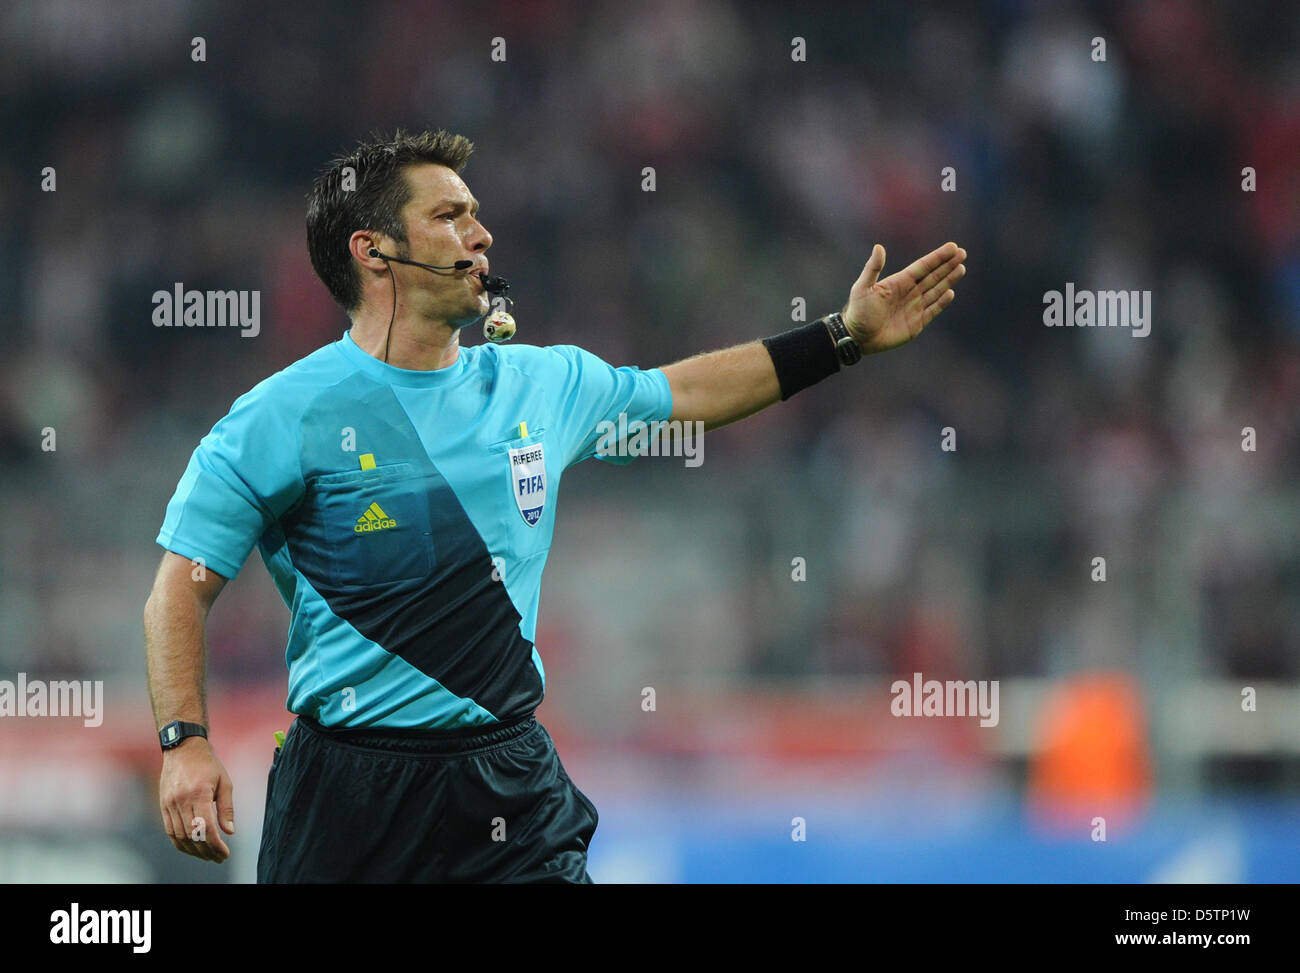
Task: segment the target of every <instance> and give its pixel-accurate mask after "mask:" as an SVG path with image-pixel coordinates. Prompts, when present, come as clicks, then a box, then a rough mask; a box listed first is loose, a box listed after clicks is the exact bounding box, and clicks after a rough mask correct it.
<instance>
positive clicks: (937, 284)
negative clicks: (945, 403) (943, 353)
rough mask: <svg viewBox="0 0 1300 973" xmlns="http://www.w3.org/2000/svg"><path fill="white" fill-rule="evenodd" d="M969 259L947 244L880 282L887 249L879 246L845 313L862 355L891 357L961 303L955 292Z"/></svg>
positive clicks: (864, 270) (848, 326)
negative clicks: (891, 352) (893, 350)
mask: <svg viewBox="0 0 1300 973" xmlns="http://www.w3.org/2000/svg"><path fill="white" fill-rule="evenodd" d="M965 259H966V251H965V250H963V249H962V248H961V247H959V246H957V244H955V243H945V244H944V245H943V246H941V247H940V248H939V249H937V250H934V251H931V252H930V253H927V254H926V255H925V256H924V257H922V258H921V259H920V260H918V261H916V262H915V263H914V264H912V265H911V266H909V267H906V268H905V269H903V270H900V271H899V272H898V273H896V274H892V275H891V276H889V277H886V278H885V279H884V280H877V278H878V277H879V276H880V271H881V270H882V269H883V268H884V266H885V248H884V247H882V246H881V245H880V244H879V243H877V244H876V245H875V246H874V247H873V248H872V250H871V259H870V260H868V261H867V265H866V266H865V267H864V268H862V276H861V277H859V278H858V279H857V281H856V282H855V283H854V285H853V288H852V290H850V291H849V303H848V304H846V305H845V306H844V310H843V312H842V314H843V316H844V325H845V327H847V328H848V329H849V334H851V335H852V336H853V340H855V341H856V342H857V343H858V347H860V348H861V349H862V353H863V354H864V355H873V354H875V353H876V352H879V351H888V350H889V349H891V348H897V347H898V346H899V345H902V344H906V343H907V342H909V341H911V340H912V339H913V338H915V337H916V336H917V335H918V334H920V333H921V330H922V329H923V328H924V327H925V326H926V325H927V324H929V323H930V322H931V321H933V320H934V318H935V316H936V315H937V314H938V313H939V312H940V311H942V310H943V309H944V308H945V307H947V306H948V305H949V304H951V303H952V302H953V300H954V299H955V298H956V297H957V292H956V291H955V290H953V286H954V285H955V284H956V283H957V281H959V280H961V279H962V277H963V276H964V275H965V273H966V265H965V264H964V263H963V261H964V260H965Z"/></svg>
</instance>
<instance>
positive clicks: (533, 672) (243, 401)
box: [158, 332, 672, 729]
mask: <svg viewBox="0 0 1300 973" xmlns="http://www.w3.org/2000/svg"><path fill="white" fill-rule="evenodd" d="M671 413H672V393H671V391H670V389H669V386H668V379H667V377H666V376H665V375H664V373H663V372H662V371H661V370H660V369H657V368H655V369H646V370H642V369H639V368H635V367H631V366H625V367H622V368H614V367H612V366H610V365H608V364H607V363H605V362H604V361H602V360H601V359H600V358H598V357H596V356H595V355H593V354H591V353H590V352H587V351H584V350H583V349H581V348H578V347H576V346H574V345H555V346H552V347H545V348H542V347H536V346H531V345H509V346H499V345H491V344H484V345H477V346H474V347H471V348H461V349H460V353H459V356H458V357H457V359H456V363H455V364H454V365H451V366H450V367H447V368H442V369H439V370H437V371H428V372H426V371H411V370H408V369H402V368H396V367H394V366H392V365H388V364H385V363H384V362H381V361H379V360H378V359H377V358H374V357H373V356H371V355H369V354H367V353H366V352H364V351H362V350H361V349H360V348H359V347H358V346H357V345H356V343H355V342H353V340H352V336H351V333H350V332H348V333H345V334H344V336H343V338H342V339H341V340H339V341H336V342H334V343H333V344H330V345H327V346H325V347H324V348H321V349H320V350H318V351H316V352H314V353H312V354H311V355H308V356H307V357H306V358H303V359H301V360H300V361H297V362H295V363H294V364H293V365H290V366H289V367H288V368H286V369H284V370H283V371H281V372H278V373H277V374H275V375H272V376H271V377H270V378H268V379H266V380H265V381H263V382H261V383H260V384H259V385H257V386H256V387H255V388H253V389H252V390H251V391H250V392H248V393H247V394H245V395H243V396H241V397H240V398H239V399H237V400H236V401H235V403H234V405H233V406H232V407H231V409H230V412H229V414H228V415H226V416H225V417H224V418H223V419H221V421H220V422H218V423H217V424H216V426H214V427H213V429H212V431H211V432H210V433H209V434H208V435H206V436H205V437H203V440H202V441H201V442H200V443H199V445H198V448H196V449H195V451H194V454H193V456H192V457H191V458H190V462H189V465H188V467H187V468H186V470H185V473H184V475H183V476H182V477H181V480H180V483H179V484H178V486H177V488H176V492H175V494H174V495H173V497H172V499H171V501H170V502H169V503H168V505H167V513H166V517H165V519H164V522H163V525H162V529H161V530H160V531H159V534H158V543H159V544H161V545H162V546H163V547H164V548H166V549H167V550H169V551H173V552H175V553H176V554H179V555H180V556H182V557H185V558H190V559H195V560H197V559H200V558H201V559H202V563H203V564H205V565H206V566H207V567H208V568H211V569H212V570H214V571H216V572H217V573H219V574H221V575H224V576H225V577H227V578H233V577H235V576H236V575H237V574H238V573H239V570H240V568H241V567H242V565H243V563H244V561H245V560H246V559H247V557H248V555H249V553H250V552H251V551H252V548H253V546H254V545H257V547H258V549H259V550H260V551H261V554H262V559H263V560H264V561H265V562H266V566H267V569H268V570H269V571H270V574H271V577H272V578H273V579H274V581H275V584H276V587H277V588H278V589H279V591H280V595H281V597H282V598H283V599H284V603H285V604H286V605H287V606H288V607H289V610H290V612H291V613H292V620H291V622H290V627H289V639H288V648H287V650H286V661H287V662H288V666H289V697H288V708H289V710H290V711H291V712H294V713H299V714H302V715H306V716H310V717H312V718H313V719H315V720H318V721H319V722H321V723H323V724H325V725H326V726H386V727H421V728H429V729H438V728H454V727H462V726H475V725H489V724H492V723H495V722H498V721H509V720H513V719H515V718H518V717H520V716H523V715H525V714H527V713H529V712H531V711H532V710H533V709H535V708H536V707H537V705H538V704H539V703H540V702H541V700H542V693H543V690H544V687H545V682H546V674H545V670H544V669H543V667H542V660H541V657H540V656H539V655H538V652H537V649H536V647H535V646H534V644H533V643H534V638H535V632H536V629H537V607H538V601H539V598H540V593H541V579H542V569H543V567H545V565H546V555H547V552H548V551H549V550H550V547H551V536H552V533H553V530H554V526H555V514H556V500H557V496H558V493H559V486H560V477H561V475H562V474H563V472H564V470H566V469H568V468H569V467H570V466H572V465H573V464H574V463H577V462H580V461H582V460H584V459H587V458H589V457H591V456H596V455H597V443H598V442H599V441H600V440H601V438H602V437H601V431H600V430H599V429H598V426H600V424H601V423H603V422H612V423H615V424H617V423H618V421H619V417H620V415H624V414H625V415H626V421H627V422H628V423H633V422H637V421H644V422H651V421H655V420H666V419H668V418H669V416H670V414H671ZM597 458H599V459H604V460H607V461H610V462H615V463H626V462H629V461H630V459H631V457H617V456H606V455H599V456H598V457H597Z"/></svg>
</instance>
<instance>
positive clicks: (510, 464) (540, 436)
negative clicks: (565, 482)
mask: <svg viewBox="0 0 1300 973" xmlns="http://www.w3.org/2000/svg"><path fill="white" fill-rule="evenodd" d="M487 452H488V457H489V460H490V464H491V466H492V476H491V479H490V481H489V489H490V490H491V491H492V499H493V503H494V505H495V507H496V509H497V510H499V511H501V513H500V515H499V519H500V524H501V528H502V530H504V531H505V537H506V550H507V551H508V552H509V554H510V555H511V557H514V558H516V559H523V558H527V557H532V556H534V555H536V554H540V553H542V552H543V551H546V550H549V549H550V546H551V544H550V536H551V530H550V518H552V517H554V516H555V510H554V507H555V488H556V484H555V483H553V482H552V481H551V477H550V475H549V474H548V473H547V470H546V466H547V461H548V460H552V459H553V458H554V457H552V456H551V454H550V453H549V452H548V447H547V440H546V427H545V426H538V427H537V428H535V429H534V428H530V429H529V431H528V435H527V436H520V437H516V438H514V439H506V440H503V441H501V442H499V443H492V444H490V445H489V446H487Z"/></svg>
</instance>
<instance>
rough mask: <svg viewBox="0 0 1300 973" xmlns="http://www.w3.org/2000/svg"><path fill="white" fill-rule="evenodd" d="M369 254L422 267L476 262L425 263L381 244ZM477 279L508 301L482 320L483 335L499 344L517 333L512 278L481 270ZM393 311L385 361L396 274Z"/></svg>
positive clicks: (467, 265)
mask: <svg viewBox="0 0 1300 973" xmlns="http://www.w3.org/2000/svg"><path fill="white" fill-rule="evenodd" d="M366 253H367V255H368V256H371V257H378V258H379V259H380V260H391V261H393V262H394V263H399V264H409V265H410V266H412V267H423V268H424V269H425V270H468V269H469V268H470V267H473V266H474V261H472V260H457V261H456V262H455V263H454V264H449V265H447V266H445V267H440V266H437V265H436V264H422V263H420V262H419V261H418V260H406V259H405V258H403V257H393V256H389V255H388V254H386V253H381V252H380V250H379V248H378V247H371V248H370V249H369V250H367V251H366ZM478 279H479V280H480V281H482V282H483V290H485V291H487V292H488V293H489V294H494V295H496V297H497V298H499V299H500V300H502V301H504V302H505V305H506V306H505V307H504V308H502V309H498V310H496V311H493V312H492V313H491V314H490V315H488V318H487V320H486V321H484V322H483V337H485V338H487V339H488V341H491V342H494V343H496V344H500V343H501V342H504V341H509V340H510V339H511V338H513V337H514V336H515V319H514V317H513V316H512V315H511V314H510V312H511V311H513V310H514V307H515V302H514V301H513V300H511V299H510V297H509V296H508V295H509V293H510V282H509V281H508V280H506V279H505V278H504V277H493V276H489V275H487V274H479V275H478ZM392 280H393V315H392V317H390V318H389V320H388V334H387V335H385V337H384V361H385V362H387V361H388V342H389V340H390V339H391V338H392V337H393V320H394V319H395V318H396V317H397V278H396V277H393V278H392Z"/></svg>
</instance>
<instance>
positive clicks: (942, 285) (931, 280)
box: [916, 247, 966, 305]
mask: <svg viewBox="0 0 1300 973" xmlns="http://www.w3.org/2000/svg"><path fill="white" fill-rule="evenodd" d="M965 259H966V251H965V250H962V249H961V248H960V247H959V248H958V249H957V252H956V253H955V254H953V255H952V256H951V257H949V258H948V259H947V260H945V261H944V262H943V264H942V265H940V266H939V267H938V268H937V269H935V270H932V271H931V272H930V273H928V274H926V275H925V278H924V279H923V280H922V281H921V282H920V283H919V284H917V285H916V286H917V288H918V289H919V290H920V291H921V294H922V295H923V296H924V297H925V303H926V304H927V305H928V304H930V303H931V302H933V301H936V300H938V298H939V296H940V295H941V294H942V293H943V292H944V291H945V290H946V289H947V288H948V287H951V286H952V285H953V284H955V283H957V281H959V280H961V279H962V277H963V276H964V275H965V273H966V265H965V263H963V261H964V260H965Z"/></svg>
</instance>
